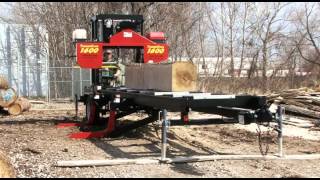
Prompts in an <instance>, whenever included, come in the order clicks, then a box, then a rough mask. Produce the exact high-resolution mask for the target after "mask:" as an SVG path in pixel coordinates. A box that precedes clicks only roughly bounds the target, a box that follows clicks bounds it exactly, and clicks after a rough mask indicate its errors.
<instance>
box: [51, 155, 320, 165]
mask: <svg viewBox="0 0 320 180" xmlns="http://www.w3.org/2000/svg"><path fill="white" fill-rule="evenodd" d="M315 159H320V154H308V155H305V154H301V155H284V156H283V157H279V156H276V155H267V156H262V155H208V156H189V157H177V158H166V159H165V161H160V160H159V159H143V158H139V159H109V160H74V161H72V160H71V161H58V162H57V163H56V164H55V166H58V167H85V166H114V165H130V164H158V163H168V164H170V163H189V162H202V161H213V160H315Z"/></svg>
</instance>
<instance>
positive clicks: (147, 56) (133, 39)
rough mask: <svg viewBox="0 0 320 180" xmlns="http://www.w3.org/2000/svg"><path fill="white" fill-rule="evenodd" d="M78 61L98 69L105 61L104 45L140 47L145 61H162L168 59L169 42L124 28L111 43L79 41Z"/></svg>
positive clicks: (82, 66)
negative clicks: (155, 39)
mask: <svg viewBox="0 0 320 180" xmlns="http://www.w3.org/2000/svg"><path fill="white" fill-rule="evenodd" d="M76 47H77V61H78V64H79V66H80V67H81V68H91V69H98V68H101V66H102V62H103V48H104V47H140V48H143V52H144V55H143V56H144V58H143V59H144V63H160V62H164V61H167V60H168V56H169V47H168V45H167V44H161V43H156V42H154V41H152V40H150V39H148V38H146V37H144V36H141V35H140V34H138V33H136V32H135V31H133V30H131V29H124V30H122V31H120V32H118V33H116V34H115V35H113V36H112V37H110V42H109V43H101V42H97V43H96V42H79V43H77V44H76Z"/></svg>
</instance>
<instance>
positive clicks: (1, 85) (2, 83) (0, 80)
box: [0, 75, 9, 89]
mask: <svg viewBox="0 0 320 180" xmlns="http://www.w3.org/2000/svg"><path fill="white" fill-rule="evenodd" d="M8 88H9V83H8V81H7V79H6V78H5V77H4V76H3V75H0V89H8Z"/></svg>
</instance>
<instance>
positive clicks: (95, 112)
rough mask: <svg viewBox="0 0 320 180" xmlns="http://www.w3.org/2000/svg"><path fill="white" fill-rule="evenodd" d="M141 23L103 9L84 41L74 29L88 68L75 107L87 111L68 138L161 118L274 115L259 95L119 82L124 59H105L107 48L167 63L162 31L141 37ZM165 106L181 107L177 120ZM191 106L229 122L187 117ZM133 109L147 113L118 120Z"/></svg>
mask: <svg viewBox="0 0 320 180" xmlns="http://www.w3.org/2000/svg"><path fill="white" fill-rule="evenodd" d="M143 22H144V20H143V17H142V16H141V15H117V14H110V15H106V14H101V15H95V16H93V17H92V18H91V31H90V32H91V39H90V40H87V37H86V36H87V35H86V31H85V30H83V29H77V30H75V31H74V32H73V39H74V40H75V45H76V59H77V63H78V65H79V66H80V68H86V69H91V77H92V79H91V86H90V87H86V88H85V89H84V92H85V93H84V94H83V95H81V96H79V97H78V95H75V97H76V110H77V109H78V102H83V103H84V105H85V107H86V111H85V118H84V120H83V122H82V123H80V124H79V126H80V130H81V132H78V133H74V134H71V135H70V137H71V138H80V139H81V138H99V137H116V136H119V135H122V134H123V133H126V132H128V131H130V130H133V129H136V128H139V127H141V126H144V125H147V124H149V123H152V122H155V121H157V120H159V119H160V120H163V121H162V122H163V123H162V124H163V126H164V127H167V126H168V125H169V124H170V125H183V124H187V125H194V124H197V125H198V124H217V123H218V124H219V123H241V124H250V123H256V122H269V121H271V120H272V118H273V116H272V114H271V113H270V111H269V110H268V106H267V102H266V98H265V97H263V96H250V95H217V94H211V93H204V92H200V91H195V92H194V91H187V92H186V91H183V92H175V91H158V90H155V89H152V88H151V89H139V88H128V87H126V86H125V85H123V83H121V80H120V81H118V80H117V79H118V77H119V76H117V70H119V69H120V67H119V64H121V63H124V62H121V59H120V58H116V60H112V59H111V60H110V61H109V60H108V58H107V57H108V56H109V54H110V53H111V52H112V53H113V56H115V57H119V56H120V54H121V52H122V51H123V50H128V49H131V50H132V51H130V52H131V56H130V57H131V59H130V61H131V62H130V63H131V64H153V65H154V66H156V65H160V64H163V63H168V62H167V61H168V56H169V46H168V45H167V44H166V37H165V34H164V33H163V32H150V33H148V34H146V35H145V36H144V32H143ZM122 61H123V60H122ZM126 63H128V62H126ZM141 77H142V75H141ZM160 78H161V77H160ZM125 80H126V79H125ZM159 83H161V82H159ZM167 111H170V112H179V113H180V114H181V119H180V120H171V121H170V120H168V119H167V117H166V114H167ZM190 111H195V112H203V113H208V114H218V115H222V116H225V117H229V118H230V119H231V121H209V120H198V121H196V120H190V119H189V116H188V114H189V112H190ZM137 112H143V113H145V114H147V115H148V116H147V117H146V118H144V119H141V120H138V121H133V122H131V123H122V122H121V120H119V119H120V118H122V117H124V116H127V115H130V114H132V113H137ZM107 115H108V117H104V116H107ZM93 127H96V128H93ZM97 127H98V130H97Z"/></svg>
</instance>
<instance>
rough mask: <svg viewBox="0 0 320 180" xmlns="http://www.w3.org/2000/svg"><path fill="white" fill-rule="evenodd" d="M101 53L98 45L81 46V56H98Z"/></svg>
mask: <svg viewBox="0 0 320 180" xmlns="http://www.w3.org/2000/svg"><path fill="white" fill-rule="evenodd" d="M98 52H99V46H98V45H82V44H81V45H80V53H81V54H97V53H98Z"/></svg>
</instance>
